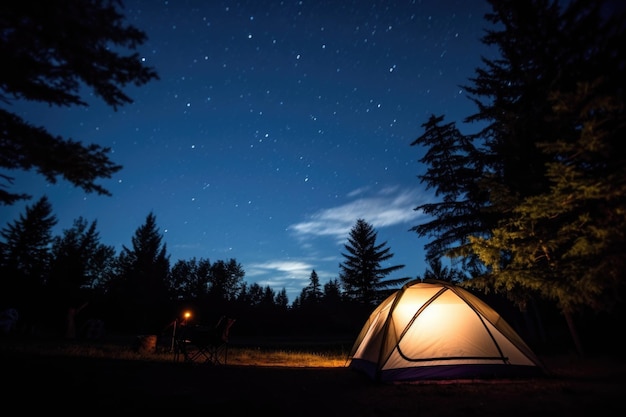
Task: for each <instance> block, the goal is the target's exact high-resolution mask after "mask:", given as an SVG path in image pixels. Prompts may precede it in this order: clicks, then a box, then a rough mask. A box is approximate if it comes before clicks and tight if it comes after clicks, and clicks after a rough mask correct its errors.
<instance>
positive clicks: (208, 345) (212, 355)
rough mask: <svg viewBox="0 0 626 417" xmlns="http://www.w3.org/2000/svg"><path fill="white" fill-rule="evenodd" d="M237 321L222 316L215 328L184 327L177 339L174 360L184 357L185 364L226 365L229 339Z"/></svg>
mask: <svg viewBox="0 0 626 417" xmlns="http://www.w3.org/2000/svg"><path fill="white" fill-rule="evenodd" d="M234 323H235V319H233V318H230V317H226V316H222V317H220V319H219V320H218V322H217V324H216V325H215V326H214V327H206V326H191V327H183V328H181V331H180V332H179V336H178V337H177V338H176V342H175V344H176V346H175V350H174V360H175V361H178V360H179V359H180V357H181V355H182V358H183V360H184V361H185V362H203V363H209V364H212V365H223V364H226V361H227V359H228V337H229V333H230V328H231V327H232V325H233V324H234Z"/></svg>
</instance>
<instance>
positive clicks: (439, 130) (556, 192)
mask: <svg viewBox="0 0 626 417" xmlns="http://www.w3.org/2000/svg"><path fill="white" fill-rule="evenodd" d="M490 3H491V6H492V12H491V13H489V14H487V15H486V19H487V20H488V21H489V22H490V23H491V24H492V25H493V29H490V30H488V31H487V32H486V35H485V36H484V38H483V42H484V43H485V44H486V45H490V46H495V47H497V48H498V50H499V51H500V57H498V58H497V59H483V63H484V67H483V68H478V69H477V70H476V77H474V78H473V79H471V81H472V84H471V85H469V86H466V90H467V91H468V92H469V93H470V94H471V98H472V100H473V101H474V103H475V104H476V105H477V107H478V110H479V111H478V112H477V113H476V114H474V115H471V116H469V117H468V118H467V119H466V121H467V122H480V123H483V124H484V126H485V127H484V128H483V129H482V130H481V131H480V132H479V133H478V134H476V135H472V136H471V137H469V139H471V141H472V143H473V144H472V145H470V142H469V141H468V138H466V137H464V136H463V135H461V134H459V133H458V131H457V130H456V129H455V128H454V126H453V125H451V124H448V125H441V124H440V122H441V120H442V118H435V117H431V119H430V120H429V121H428V122H427V123H426V124H425V125H424V127H425V128H426V133H425V134H424V135H423V136H422V137H420V138H419V139H418V140H416V142H415V143H417V144H421V145H424V146H427V147H429V150H428V152H427V153H426V156H425V157H424V158H423V160H422V162H424V163H426V164H428V165H429V168H428V169H427V171H426V174H424V175H422V176H421V178H422V180H423V181H425V182H426V183H427V184H428V185H429V186H430V187H433V188H435V189H436V190H437V191H438V192H439V193H440V194H441V196H443V198H442V201H441V202H438V203H434V204H432V205H425V206H422V207H420V208H421V209H424V210H425V211H427V212H428V213H429V214H432V215H433V216H434V217H435V218H434V220H432V221H430V222H429V223H426V224H423V225H419V226H416V227H415V228H414V229H413V230H415V231H417V232H418V233H420V234H421V235H426V234H430V235H431V236H434V237H435V238H436V239H435V240H434V241H433V243H431V244H430V246H429V251H428V256H429V257H430V258H434V257H435V256H437V255H444V254H445V255H447V256H450V257H452V258H455V257H456V258H460V259H462V261H463V262H464V263H465V265H470V266H472V268H470V270H469V272H470V275H472V277H473V279H472V280H470V283H471V284H470V285H472V286H473V287H477V288H481V289H483V290H484V291H498V292H503V293H506V294H507V295H508V296H509V298H511V299H512V300H514V301H516V302H517V303H518V304H519V305H520V306H522V307H524V306H525V305H526V303H527V302H528V300H530V299H532V298H533V297H537V296H540V297H542V298H544V299H549V300H552V301H553V302H554V303H556V304H557V305H558V306H559V308H560V309H561V311H563V312H566V313H569V312H576V311H584V310H585V309H586V308H591V309H594V310H596V311H597V310H600V309H607V310H610V309H612V308H613V307H614V305H615V304H616V303H618V302H620V299H621V298H620V297H621V296H622V294H623V290H624V285H623V281H624V275H623V271H624V261H623V260H622V256H621V255H620V254H621V253H623V248H624V232H623V231H624V220H625V218H624V212H625V207H624V197H623V196H624V195H625V194H624V191H625V190H624V183H625V178H626V176H625V175H624V174H625V172H624V157H623V154H622V153H621V152H620V151H619V150H618V149H619V147H618V146H619V144H618V141H619V139H618V138H620V137H623V136H624V126H625V124H624V113H623V112H624V91H625V89H624V81H623V76H622V73H623V69H624V68H625V66H626V65H625V64H626V63H625V61H624V56H623V54H621V53H620V48H621V46H620V45H621V44H622V41H623V39H624V29H625V25H624V21H625V20H624V19H623V17H624V16H623V15H619V16H615V17H613V16H609V17H606V16H605V14H604V13H603V11H604V7H605V6H607V4H606V3H605V2H602V1H599V2H585V1H572V2H568V3H567V4H566V5H564V7H561V5H560V4H559V3H558V2H556V1H544V0H536V1H531V2H524V3H520V2H516V1H510V0H507V1H490Z"/></svg>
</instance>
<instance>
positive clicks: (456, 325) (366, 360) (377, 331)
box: [349, 280, 544, 382]
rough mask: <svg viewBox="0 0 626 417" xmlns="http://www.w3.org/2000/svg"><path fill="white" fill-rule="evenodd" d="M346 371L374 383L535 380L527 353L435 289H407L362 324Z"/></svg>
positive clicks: (481, 310) (497, 322) (435, 285)
mask: <svg viewBox="0 0 626 417" xmlns="http://www.w3.org/2000/svg"><path fill="white" fill-rule="evenodd" d="M349 367H350V368H352V369H355V370H359V371H362V372H364V373H366V374H367V375H368V376H370V377H371V378H372V379H374V380H376V381H381V382H399V381H411V380H423V379H457V378H486V377H519V376H537V375H541V374H543V373H544V368H543V366H542V365H541V363H540V361H539V359H538V358H537V357H536V356H535V354H534V353H533V352H532V350H531V349H530V348H529V347H528V346H527V345H526V343H525V342H524V341H523V340H522V338H521V337H520V336H519V335H518V334H517V333H516V332H515V330H513V328H512V327H511V326H509V324H508V323H506V321H505V320H504V319H503V318H502V317H501V316H500V315H499V314H498V313H497V312H496V311H495V310H494V309H493V308H491V307H490V306H488V305H487V304H486V303H485V302H483V301H482V300H480V299H479V298H478V297H476V296H475V295H473V294H471V293H470V292H469V291H467V290H465V289H463V288H461V287H459V286H456V285H454V284H450V283H447V282H443V281H436V280H425V281H424V282H422V281H419V280H418V281H412V282H409V283H407V284H405V285H404V286H403V287H402V288H401V289H400V290H398V291H396V292H395V293H393V294H392V295H391V296H389V297H388V298H387V299H386V300H385V301H383V302H382V303H381V304H380V305H379V306H378V307H377V308H376V309H375V310H374V311H373V312H372V313H371V314H370V316H369V319H368V320H367V322H366V323H365V325H364V326H363V328H362V329H361V332H360V333H359V335H358V337H357V339H356V341H355V343H354V345H353V347H352V351H351V352H350V365H349Z"/></svg>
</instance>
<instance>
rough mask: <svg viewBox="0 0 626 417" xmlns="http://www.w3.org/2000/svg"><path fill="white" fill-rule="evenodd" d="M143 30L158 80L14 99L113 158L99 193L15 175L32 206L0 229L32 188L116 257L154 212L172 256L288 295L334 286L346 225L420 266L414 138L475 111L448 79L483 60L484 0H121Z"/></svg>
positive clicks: (52, 127) (32, 117)
mask: <svg viewBox="0 0 626 417" xmlns="http://www.w3.org/2000/svg"><path fill="white" fill-rule="evenodd" d="M124 4H125V9H124V11H123V13H124V14H125V16H126V17H127V20H128V22H129V23H130V24H132V25H134V26H136V27H137V28H139V29H141V30H143V31H145V32H146V34H147V35H148V41H147V42H146V43H145V44H144V45H142V46H141V47H140V48H139V52H140V54H141V56H142V57H143V59H145V62H146V64H147V65H149V66H151V67H154V68H155V70H156V71H157V72H158V74H159V76H160V80H157V81H152V82H150V83H148V84H146V85H144V86H141V87H134V86H133V87H128V88H126V89H125V92H127V93H128V94H129V95H130V96H131V98H133V100H134V103H132V104H130V105H126V106H123V107H121V108H119V109H118V111H117V112H116V111H114V110H113V109H112V108H110V107H107V106H106V105H105V104H104V103H103V102H102V101H101V100H99V99H98V98H97V97H95V96H93V95H89V93H90V92H89V91H85V94H86V96H85V97H86V98H87V101H88V102H89V107H87V108H78V107H75V108H52V107H48V106H47V105H35V104H32V103H19V102H18V103H13V105H11V106H8V107H7V109H8V110H9V111H12V112H15V113H17V114H19V115H21V116H22V117H24V118H25V119H26V120H28V121H29V122H31V123H33V124H35V125H42V126H44V127H45V128H46V129H47V130H48V131H49V132H51V133H53V134H55V135H62V136H64V137H66V138H72V139H74V140H80V141H82V142H83V143H85V144H88V143H97V144H99V145H101V146H107V147H110V148H111V149H112V153H111V154H110V157H111V159H112V160H113V161H114V162H115V163H118V164H121V165H123V166H124V168H123V169H122V170H121V171H119V172H118V173H117V174H115V176H114V177H113V178H111V179H109V180H104V181H102V180H100V181H98V183H100V184H102V185H103V186H105V187H106V188H107V189H109V190H110V191H111V192H112V193H113V196H112V197H108V196H98V195H96V194H86V193H85V192H84V191H83V190H81V189H79V188H75V187H73V186H72V185H71V184H69V183H67V182H65V181H62V180H60V181H59V182H58V183H57V184H55V185H50V184H47V183H46V182H45V181H44V180H43V178H42V177H39V176H36V175H35V174H32V173H22V172H11V173H10V174H11V175H14V176H15V177H16V182H15V185H14V188H12V189H11V190H12V191H13V192H18V191H19V192H26V193H30V194H32V195H33V199H31V200H30V201H27V202H23V203H18V204H15V205H13V206H10V207H5V206H2V207H0V220H1V222H2V224H0V227H5V225H6V224H7V223H9V222H12V221H14V220H16V219H17V218H18V216H19V215H20V214H22V213H24V210H25V207H26V205H32V204H33V203H34V202H35V201H36V200H37V199H38V198H40V197H41V196H43V195H44V194H45V195H47V196H48V197H49V198H50V201H51V203H52V207H53V210H54V214H55V215H56V216H57V218H58V219H59V223H58V225H57V227H56V228H55V234H58V235H60V234H61V232H62V230H64V229H68V228H70V227H71V226H72V223H73V221H74V220H75V219H77V218H78V217H79V216H82V217H84V218H85V219H86V220H88V221H89V222H91V221H93V220H97V224H98V231H99V232H100V238H101V239H100V241H101V243H103V244H106V245H112V246H114V247H115V249H116V250H117V252H118V253H119V251H120V250H121V248H122V245H125V246H126V247H129V248H130V247H131V239H132V237H133V235H134V233H135V231H136V229H137V228H138V227H140V226H141V225H143V223H144V222H145V220H146V217H147V215H148V214H149V213H150V212H153V213H154V215H155V216H156V220H157V225H158V227H159V231H160V232H161V233H162V234H163V238H164V241H163V242H164V243H165V244H166V245H167V252H168V253H169V254H170V263H171V265H174V263H175V262H176V261H177V260H179V259H184V260H190V259H192V258H196V259H197V260H199V259H208V260H209V261H210V262H211V263H213V262H215V261H217V260H225V261H226V260H229V259H231V258H234V259H236V260H237V262H239V263H240V264H241V265H242V267H243V269H244V270H245V277H244V280H245V281H246V282H248V283H250V284H251V283H253V282H257V283H258V284H259V285H262V286H263V287H265V286H266V285H269V286H270V287H272V288H273V289H274V290H275V291H276V292H278V291H280V290H281V289H282V288H285V289H286V290H287V295H288V298H289V302H292V301H293V300H294V299H295V297H296V296H298V295H299V294H300V291H301V289H302V288H303V287H304V286H305V285H308V283H309V277H310V275H311V271H312V270H315V271H316V272H317V274H318V276H319V278H320V282H321V283H322V284H324V283H326V282H328V281H329V280H330V279H335V278H338V275H339V263H341V262H342V261H343V260H344V258H343V257H342V255H341V253H342V252H343V251H344V247H343V245H344V244H345V243H346V242H347V237H348V233H349V231H350V229H351V228H352V227H353V226H354V224H355V222H356V220H357V219H358V218H363V219H364V220H365V221H367V222H368V223H370V224H372V225H373V227H374V228H375V230H376V232H377V233H378V241H377V243H382V242H387V246H388V247H389V248H390V249H391V252H392V253H393V254H394V257H393V258H391V260H390V261H389V263H388V264H385V265H383V266H390V265H397V264H404V265H406V267H405V268H404V269H402V270H400V271H398V272H396V273H395V274H394V275H393V276H389V277H388V278H400V277H411V278H415V277H416V276H417V275H422V274H423V272H424V270H425V269H426V266H425V261H424V251H423V246H424V244H425V243H426V242H425V241H424V240H420V239H418V236H417V234H415V233H414V232H410V231H409V229H410V228H411V227H413V226H415V225H417V224H419V223H421V222H423V221H425V218H424V217H423V216H422V215H421V214H420V213H419V212H416V211H414V210H413V209H414V208H415V207H416V206H418V205H420V204H423V203H425V202H427V201H429V200H431V199H432V198H433V196H432V191H431V190H429V191H426V190H425V187H424V185H423V184H420V182H419V179H418V178H417V175H419V174H420V173H422V172H423V170H424V167H423V166H421V165H420V164H419V162H418V160H419V158H420V157H421V155H422V153H423V149H421V148H419V147H415V146H410V143H411V142H413V140H415V138H417V137H418V136H419V135H421V134H422V133H423V128H422V127H421V125H422V123H424V122H425V121H426V120H427V118H428V117H429V116H430V115H431V114H435V115H441V114H445V116H446V119H445V120H446V121H456V122H457V124H458V126H459V127H460V128H461V130H462V132H464V133H470V132H473V131H475V130H476V129H477V127H475V126H465V125H463V124H462V121H463V119H464V118H465V117H466V116H468V115H470V114H472V113H474V112H476V109H475V107H474V105H473V104H472V102H471V101H470V100H469V98H468V96H467V95H466V93H465V91H464V90H463V89H462V87H461V85H464V84H469V83H470V82H469V78H470V77H472V76H473V75H474V73H475V69H476V68H477V67H479V66H481V62H480V56H481V55H484V56H490V57H491V56H493V53H494V51H492V50H489V49H487V47H486V46H485V45H483V44H482V43H481V42H480V38H481V36H482V35H483V33H484V29H486V28H487V22H486V21H485V20H484V14H485V13H486V12H488V11H489V6H488V5H487V4H486V3H485V2H483V1H476V0H471V1H466V0H459V1H446V0H438V1H437V0H435V1H431V0H424V1H382V0H381V1H361V0H355V1H313V0H308V1H307V0H304V1H297V0H296V1H293V0H285V1H261V0H250V1H176V0H172V1H147V0H146V1H138V0H135V1H125V3H124Z"/></svg>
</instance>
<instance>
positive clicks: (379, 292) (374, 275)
mask: <svg viewBox="0 0 626 417" xmlns="http://www.w3.org/2000/svg"><path fill="white" fill-rule="evenodd" d="M376 238H377V233H376V231H375V230H374V228H373V227H372V225H371V224H369V223H367V222H366V221H365V220H363V219H358V220H357V221H356V224H355V225H354V226H353V227H352V229H351V230H350V234H349V236H348V243H347V244H345V245H344V248H345V250H346V252H343V253H342V256H343V257H344V258H345V261H344V262H342V263H340V264H339V268H340V270H341V272H340V274H339V279H340V280H341V283H342V285H343V287H344V290H345V295H346V297H347V298H348V299H350V300H353V301H357V302H359V303H362V304H368V305H369V304H375V303H378V302H380V301H382V299H384V298H385V297H386V296H387V295H388V293H389V291H385V290H389V289H391V288H392V287H397V286H399V285H401V284H403V283H404V282H406V281H408V280H409V278H397V279H389V280H384V281H383V278H385V277H386V276H387V275H389V274H391V273H392V272H395V271H397V270H400V269H402V268H404V265H394V266H389V267H382V263H383V262H385V261H387V260H389V259H391V258H392V257H393V253H391V252H390V250H391V249H390V248H388V247H386V246H387V242H383V243H380V244H377V243H376Z"/></svg>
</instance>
